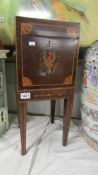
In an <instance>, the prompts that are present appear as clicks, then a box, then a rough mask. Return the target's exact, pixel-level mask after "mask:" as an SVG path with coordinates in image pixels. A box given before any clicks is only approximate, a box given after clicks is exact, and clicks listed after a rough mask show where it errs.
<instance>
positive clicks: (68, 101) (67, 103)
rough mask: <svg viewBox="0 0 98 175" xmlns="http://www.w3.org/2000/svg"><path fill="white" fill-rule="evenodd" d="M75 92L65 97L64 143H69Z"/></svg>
mask: <svg viewBox="0 0 98 175" xmlns="http://www.w3.org/2000/svg"><path fill="white" fill-rule="evenodd" d="M72 105H73V94H72V96H71V97H68V98H67V99H64V119H63V145H64V146H65V145H66V144H67V138H68V131H69V126H70V118H71V115H72Z"/></svg>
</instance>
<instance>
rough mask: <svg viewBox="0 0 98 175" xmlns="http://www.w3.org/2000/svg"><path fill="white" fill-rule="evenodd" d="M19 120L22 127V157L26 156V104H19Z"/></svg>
mask: <svg viewBox="0 0 98 175" xmlns="http://www.w3.org/2000/svg"><path fill="white" fill-rule="evenodd" d="M18 120H19V126H20V135H21V148H22V150H21V153H22V155H25V154H26V103H25V102H19V104H18Z"/></svg>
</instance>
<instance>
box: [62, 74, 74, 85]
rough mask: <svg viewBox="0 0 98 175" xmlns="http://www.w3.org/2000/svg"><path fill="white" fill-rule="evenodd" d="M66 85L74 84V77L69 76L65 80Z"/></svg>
mask: <svg viewBox="0 0 98 175" xmlns="http://www.w3.org/2000/svg"><path fill="white" fill-rule="evenodd" d="M64 84H72V75H69V76H67V77H66V78H65V80H64Z"/></svg>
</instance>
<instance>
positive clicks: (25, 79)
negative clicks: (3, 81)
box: [22, 77, 32, 87]
mask: <svg viewBox="0 0 98 175" xmlns="http://www.w3.org/2000/svg"><path fill="white" fill-rule="evenodd" d="M22 85H23V86H24V87H25V86H31V85H32V81H31V80H30V78H28V77H23V79H22Z"/></svg>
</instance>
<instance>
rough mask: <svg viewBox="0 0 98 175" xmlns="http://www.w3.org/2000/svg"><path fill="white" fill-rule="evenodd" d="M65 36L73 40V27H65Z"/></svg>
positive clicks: (74, 31)
mask: <svg viewBox="0 0 98 175" xmlns="http://www.w3.org/2000/svg"><path fill="white" fill-rule="evenodd" d="M66 30H67V34H68V36H69V37H70V38H75V37H76V30H75V28H73V27H67V28H66Z"/></svg>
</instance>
